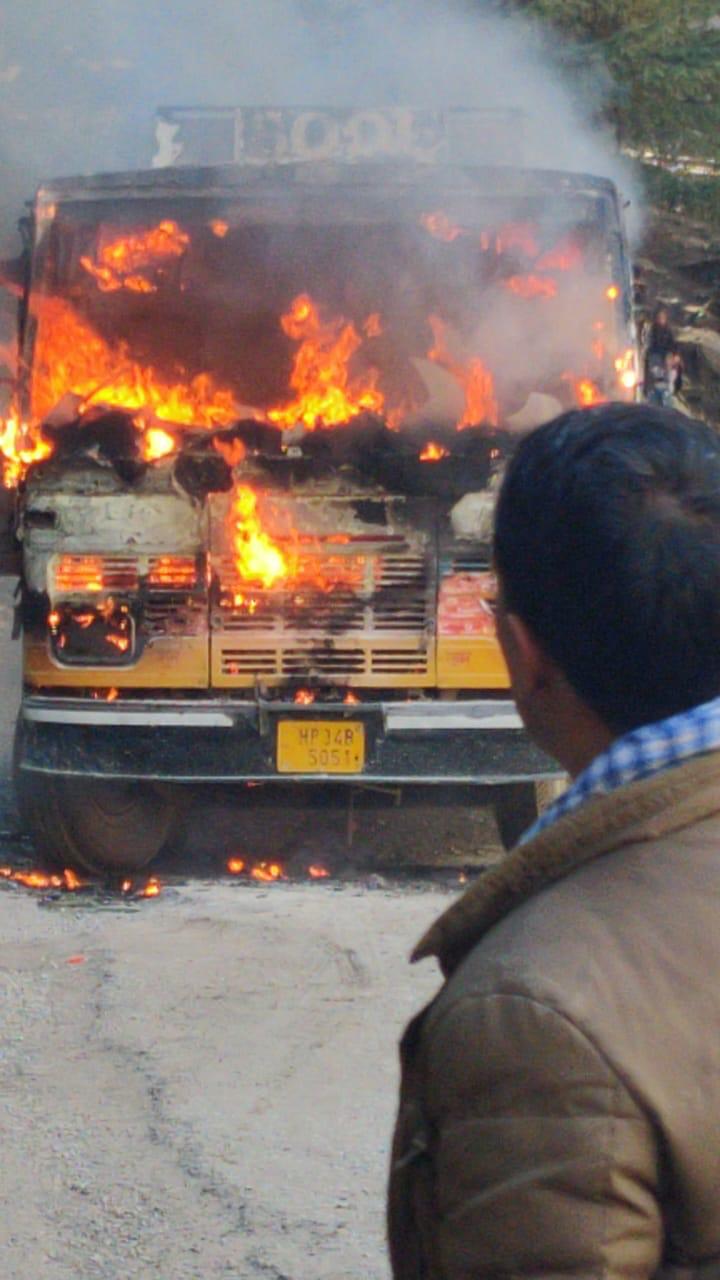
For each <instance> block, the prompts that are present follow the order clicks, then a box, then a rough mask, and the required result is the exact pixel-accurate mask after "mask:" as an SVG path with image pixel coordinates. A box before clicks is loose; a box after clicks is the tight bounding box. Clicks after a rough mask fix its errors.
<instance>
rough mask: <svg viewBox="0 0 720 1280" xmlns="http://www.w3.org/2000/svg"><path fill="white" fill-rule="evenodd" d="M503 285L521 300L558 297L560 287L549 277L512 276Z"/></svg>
mask: <svg viewBox="0 0 720 1280" xmlns="http://www.w3.org/2000/svg"><path fill="white" fill-rule="evenodd" d="M503 284H504V286H505V288H506V289H509V290H510V292H511V293H515V294H517V296H518V297H519V298H528V299H529V298H555V297H557V291H558V287H557V285H556V283H555V281H554V280H551V279H550V277H549V276H510V277H509V278H508V279H507V280H504V281H503Z"/></svg>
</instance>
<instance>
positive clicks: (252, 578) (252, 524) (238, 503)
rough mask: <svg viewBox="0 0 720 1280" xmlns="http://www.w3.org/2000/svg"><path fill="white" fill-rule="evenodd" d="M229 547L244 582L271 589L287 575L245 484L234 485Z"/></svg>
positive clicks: (284, 560) (255, 500)
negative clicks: (231, 529) (230, 543)
mask: <svg viewBox="0 0 720 1280" xmlns="http://www.w3.org/2000/svg"><path fill="white" fill-rule="evenodd" d="M233 545H234V552H235V568H236V570H237V572H238V575H239V576H240V578H241V579H242V580H243V581H244V582H252V583H256V584H257V585H258V586H263V587H272V586H274V584H275V583H276V582H279V581H281V580H282V579H283V578H286V577H287V576H288V574H289V572H290V566H289V564H288V561H287V559H286V557H285V556H284V555H283V553H282V551H281V550H280V548H279V547H278V546H277V545H276V544H275V543H274V542H273V541H272V539H271V538H270V537H269V535H268V534H267V533H265V531H264V529H263V528H262V525H261V523H260V518H259V516H258V511H257V495H256V494H255V493H254V492H253V490H252V489H251V488H250V487H249V486H248V485H238V486H237V488H236V490H235V498H234V501H233ZM239 603H241V602H239Z"/></svg>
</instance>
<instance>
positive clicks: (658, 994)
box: [389, 752, 720, 1280]
mask: <svg viewBox="0 0 720 1280" xmlns="http://www.w3.org/2000/svg"><path fill="white" fill-rule="evenodd" d="M430 955H435V956H437V957H439V959H440V963H441V965H442V968H443V971H444V973H445V975H446V982H445V984H444V986H443V987H442V989H441V991H440V993H439V995H438V996H437V998H436V999H435V1000H434V1001H433V1003H432V1004H431V1005H430V1006H429V1007H428V1008H427V1009H426V1010H425V1011H424V1012H423V1013H421V1014H420V1015H419V1017H418V1018H416V1019H415V1020H414V1022H412V1023H411V1024H410V1026H409V1028H408V1030H407V1032H406V1034H405V1037H404V1040H403V1045H402V1091H401V1103H400V1111H399V1116H398V1122H397V1129H396V1133H395V1141H394V1146H393V1155H392V1168H391V1176H390V1190H389V1235H390V1252H391V1258H392V1266H393V1275H394V1277H395V1280H479V1278H480V1277H487V1276H492V1277H530V1276H532V1277H543V1278H544V1280H550V1278H552V1280H554V1278H555V1277H557V1278H558V1280H559V1278H560V1277H565V1278H568V1277H578V1276H582V1277H610V1278H612V1280H620V1278H621V1277H622V1278H623V1280H625V1278H629V1277H633V1278H635V1277H638V1278H640V1277H648V1276H657V1277H663V1278H664V1277H672V1278H673V1280H679V1278H680V1277H695V1276H697V1277H702V1278H703V1280H716V1278H720V753H718V752H714V753H711V754H709V755H705V756H702V757H698V758H695V759H694V760H691V761H689V762H687V763H686V764H683V765H681V766H679V767H677V768H675V769H672V770H670V771H668V772H666V773H663V774H661V775H658V776H656V777H655V778H651V779H648V780H646V781H643V782H639V783H634V784H632V785H630V786H627V787H624V788H622V789H621V790H619V791H616V792H615V793H614V794H612V795H609V796H604V797H601V798H598V799H595V800H592V801H590V802H588V803H587V804H586V805H585V806H584V807H583V808H582V809H581V810H579V811H578V812H576V813H574V814H572V815H569V816H568V817H566V818H563V819H561V820H560V821H559V822H557V823H556V824H555V825H554V826H552V827H550V828H548V829H546V830H545V831H544V832H542V833H541V834H540V835H538V836H537V837H536V838H535V839H534V840H533V841H531V842H530V843H528V844H527V845H526V846H525V847H523V848H520V849H518V850H516V851H515V852H514V853H512V854H511V855H510V856H509V857H508V858H507V859H506V860H505V861H504V862H503V863H502V864H500V865H499V866H498V867H497V868H496V869H493V870H491V871H490V872H488V873H486V874H485V875H484V876H482V877H481V878H480V879H479V880H478V881H477V882H476V883H475V884H474V885H473V886H472V887H471V888H470V889H469V890H468V891H467V892H466V893H465V894H464V896H463V897H462V898H460V899H459V900H458V901H457V902H456V903H454V905H453V906H451V907H450V909H449V910H448V911H446V912H445V914H444V915H443V916H442V917H441V918H440V919H439V920H438V921H437V923H436V924H435V925H434V926H433V927H432V928H431V929H430V930H429V932H428V933H427V934H426V936H425V937H424V938H423V940H422V941H421V943H420V945H419V947H418V949H417V951H416V958H422V957H425V956H430Z"/></svg>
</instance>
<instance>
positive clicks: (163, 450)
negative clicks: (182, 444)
mask: <svg viewBox="0 0 720 1280" xmlns="http://www.w3.org/2000/svg"><path fill="white" fill-rule="evenodd" d="M176 448H177V441H176V439H175V437H174V436H171V435H170V432H169V431H163V429H162V427H148V429H147V431H146V432H145V434H144V435H143V457H144V458H145V460H146V461H147V462H153V461H155V460H156V459H157V458H166V457H167V456H168V454H169V453H172V452H173V450H174V449H176Z"/></svg>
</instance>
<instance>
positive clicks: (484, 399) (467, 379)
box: [428, 316, 499, 431]
mask: <svg viewBox="0 0 720 1280" xmlns="http://www.w3.org/2000/svg"><path fill="white" fill-rule="evenodd" d="M430 328H431V329H432V332H433V338H434V345H433V346H432V347H431V349H430V351H429V352H428V358H429V359H430V360H434V361H435V363H436V364H439V365H441V366H442V368H443V369H447V371H448V373H451V374H452V375H453V377H454V378H457V380H458V382H459V383H460V385H461V387H462V388H463V390H464V392H465V409H464V412H463V416H462V418H461V419H460V421H459V423H458V430H459V431H461V430H462V429H463V427H471V426H475V425H477V424H478V423H481V422H486V423H488V425H489V426H492V427H496V426H497V424H498V412H499V411H498V402H497V400H496V399H495V385H494V382H493V377H492V374H491V373H490V371H489V370H488V369H486V368H485V365H484V364H483V362H482V360H481V359H480V357H479V356H475V357H474V358H473V359H472V360H470V361H469V362H468V364H462V363H461V362H460V361H459V360H457V359H456V357H455V356H453V354H452V352H451V351H449V350H448V346H447V341H446V327H445V324H444V322H443V321H442V320H441V319H440V317H439V316H430Z"/></svg>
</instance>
